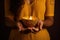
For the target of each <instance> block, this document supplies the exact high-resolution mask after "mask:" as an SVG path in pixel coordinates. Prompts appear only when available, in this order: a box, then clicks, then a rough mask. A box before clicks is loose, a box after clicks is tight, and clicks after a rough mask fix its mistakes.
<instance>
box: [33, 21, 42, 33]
mask: <svg viewBox="0 0 60 40" xmlns="http://www.w3.org/2000/svg"><path fill="white" fill-rule="evenodd" d="M37 25H38V26H36V28H35V27H33V30H34V31H36V32H38V31H39V30H42V27H43V21H41V20H39V21H38V24H37Z"/></svg>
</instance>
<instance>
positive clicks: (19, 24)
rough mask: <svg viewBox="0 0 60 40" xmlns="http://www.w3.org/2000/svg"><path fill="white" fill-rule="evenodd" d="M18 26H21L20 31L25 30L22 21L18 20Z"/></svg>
mask: <svg viewBox="0 0 60 40" xmlns="http://www.w3.org/2000/svg"><path fill="white" fill-rule="evenodd" d="M17 26H18V28H19V31H24V30H25V29H24V27H23V25H22V24H21V23H20V22H17Z"/></svg>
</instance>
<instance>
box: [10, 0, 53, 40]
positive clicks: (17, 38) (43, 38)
mask: <svg viewBox="0 0 60 40" xmlns="http://www.w3.org/2000/svg"><path fill="white" fill-rule="evenodd" d="M30 6H31V5H28V4H27V2H25V4H24V5H22V7H23V8H22V11H21V14H20V18H21V17H29V15H30V10H31V9H30ZM33 6H34V11H33V16H37V17H38V18H39V19H40V20H44V17H45V16H54V0H35V2H34V5H33ZM9 40H50V36H49V33H48V31H47V30H46V29H42V30H41V31H39V32H38V33H37V34H33V33H29V34H21V33H20V32H18V31H17V30H15V31H14V30H12V31H11V34H10V37H9Z"/></svg>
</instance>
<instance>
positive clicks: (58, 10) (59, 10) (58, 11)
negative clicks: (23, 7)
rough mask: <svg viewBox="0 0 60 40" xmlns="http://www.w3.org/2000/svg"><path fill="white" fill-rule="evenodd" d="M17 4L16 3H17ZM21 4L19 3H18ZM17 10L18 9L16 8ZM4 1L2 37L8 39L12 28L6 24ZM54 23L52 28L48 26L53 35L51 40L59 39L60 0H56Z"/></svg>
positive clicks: (1, 7)
mask: <svg viewBox="0 0 60 40" xmlns="http://www.w3.org/2000/svg"><path fill="white" fill-rule="evenodd" d="M15 6H16V5H15ZM18 6H19V5H18ZM15 11H16V10H15ZM4 15H5V12H4V1H3V0H2V1H0V24H1V25H0V36H1V37H0V39H1V40H8V37H9V33H10V30H11V29H10V28H9V27H5V26H4ZM54 19H55V20H54V25H53V27H51V28H48V31H49V33H50V36H51V40H59V39H60V38H59V36H60V35H59V34H60V33H59V31H60V30H59V29H60V1H59V0H55V17H54Z"/></svg>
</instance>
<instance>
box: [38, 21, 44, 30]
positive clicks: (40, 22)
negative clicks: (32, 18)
mask: <svg viewBox="0 0 60 40" xmlns="http://www.w3.org/2000/svg"><path fill="white" fill-rule="evenodd" d="M39 24H40V25H39V26H40V29H41V30H42V27H43V21H41V20H40V21H39Z"/></svg>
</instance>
